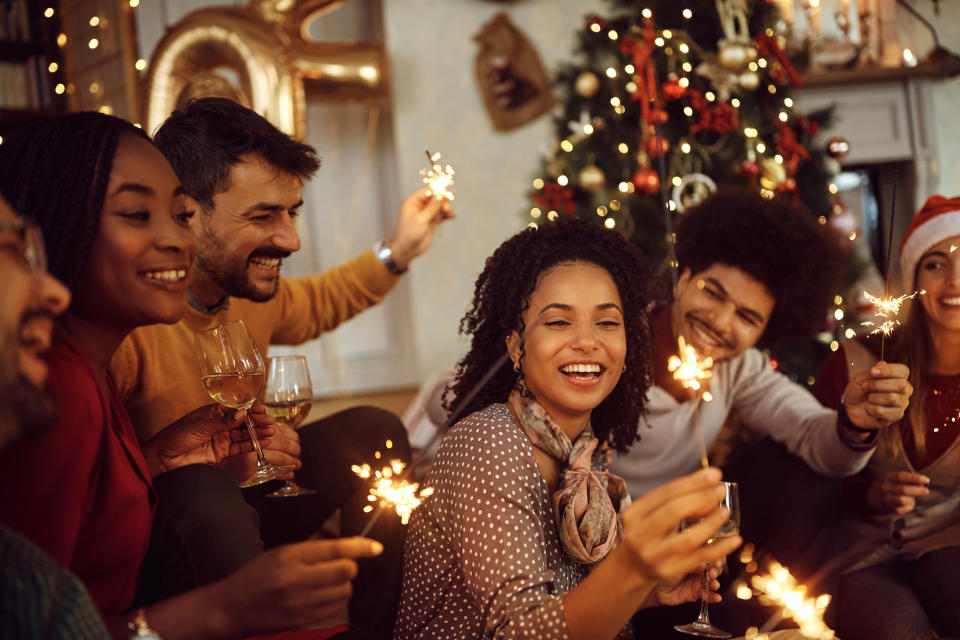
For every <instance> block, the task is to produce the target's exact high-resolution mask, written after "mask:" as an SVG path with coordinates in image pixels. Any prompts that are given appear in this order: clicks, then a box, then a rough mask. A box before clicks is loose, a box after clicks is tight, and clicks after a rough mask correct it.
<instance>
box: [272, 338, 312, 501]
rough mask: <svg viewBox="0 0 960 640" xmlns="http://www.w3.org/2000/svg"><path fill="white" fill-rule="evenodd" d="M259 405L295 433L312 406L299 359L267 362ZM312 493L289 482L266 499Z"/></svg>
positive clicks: (306, 373) (306, 376)
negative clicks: (264, 383)
mask: <svg viewBox="0 0 960 640" xmlns="http://www.w3.org/2000/svg"><path fill="white" fill-rule="evenodd" d="M262 402H263V404H264V405H265V406H266V407H267V413H268V414H269V415H271V416H273V417H274V418H275V419H276V421H277V422H279V423H282V424H285V425H287V426H288V427H290V428H291V429H296V428H297V427H299V426H300V424H301V423H302V422H303V420H304V418H306V417H307V414H308V413H310V406H311V404H312V403H313V386H312V385H311V384H310V370H309V369H308V368H307V359H306V358H305V357H303V356H276V357H273V358H267V385H266V388H265V389H264V391H263V399H262ZM313 493H316V490H314V489H307V488H306V487H301V486H300V485H299V484H297V483H296V481H295V480H293V479H290V480H287V482H286V483H285V484H284V485H283V486H282V487H280V488H279V489H277V490H276V491H274V492H272V493H268V494H267V497H268V498H289V497H291V496H307V495H310V494H313Z"/></svg>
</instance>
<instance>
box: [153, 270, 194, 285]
mask: <svg viewBox="0 0 960 640" xmlns="http://www.w3.org/2000/svg"><path fill="white" fill-rule="evenodd" d="M143 275H144V277H146V278H147V279H148V280H163V281H164V282H180V281H181V280H183V279H184V278H186V277H187V270H186V269H168V270H167V271H147V272H146V273H144V274H143Z"/></svg>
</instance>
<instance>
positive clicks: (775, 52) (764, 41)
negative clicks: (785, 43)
mask: <svg viewBox="0 0 960 640" xmlns="http://www.w3.org/2000/svg"><path fill="white" fill-rule="evenodd" d="M754 42H755V43H756V45H757V51H758V52H759V53H760V55H762V56H763V57H764V58H776V59H777V62H779V63H780V66H781V67H783V70H784V71H785V72H786V73H787V77H789V78H790V82H791V83H792V84H793V86H795V87H799V86H800V85H801V84H803V83H802V82H801V81H800V74H799V73H797V70H796V69H794V67H793V65H792V64H790V59H789V58H788V57H787V54H786V53H785V52H784V51H783V49H781V48H780V45H778V44H777V41H776V39H775V38H774V37H773V36H770V35H767V34H766V33H764V32H762V31H761V32H760V33H758V34H757V37H756V39H755V40H754Z"/></svg>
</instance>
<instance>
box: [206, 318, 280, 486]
mask: <svg viewBox="0 0 960 640" xmlns="http://www.w3.org/2000/svg"><path fill="white" fill-rule="evenodd" d="M196 342H197V356H198V358H199V360H200V379H201V381H203V386H204V388H205V389H206V390H207V393H209V394H210V397H212V398H213V399H214V401H216V402H217V403H219V404H222V405H223V406H225V407H230V408H231V409H249V408H250V407H251V405H253V402H254V400H256V399H257V396H258V395H259V394H260V390H261V389H262V388H263V358H262V357H260V351H259V350H257V345H256V344H255V343H254V342H253V338H251V337H250V332H249V331H247V325H245V324H244V323H243V320H235V321H233V322H228V323H227V324H222V325H220V326H218V327H214V328H212V329H207V330H206V331H201V332H200V333H198V334H197V336H196ZM247 431H249V432H250V440H251V441H252V442H253V448H254V449H256V452H257V471H256V473H254V474H253V475H252V476H250V477H249V478H247V479H246V480H244V481H243V482H241V483H240V486H241V487H252V486H254V485H258V484H262V483H264V482H267V481H268V480H275V479H277V478H279V477H281V476H283V475H285V474H286V473H288V472H290V471H293V466H292V465H288V466H275V465H272V464H270V463H269V462H268V461H267V458H266V456H264V455H263V450H262V449H261V448H260V443H259V442H258V441H257V433H256V429H255V428H254V426H253V418H251V417H250V414H249V413H248V414H247Z"/></svg>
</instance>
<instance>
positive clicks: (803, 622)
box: [737, 561, 836, 640]
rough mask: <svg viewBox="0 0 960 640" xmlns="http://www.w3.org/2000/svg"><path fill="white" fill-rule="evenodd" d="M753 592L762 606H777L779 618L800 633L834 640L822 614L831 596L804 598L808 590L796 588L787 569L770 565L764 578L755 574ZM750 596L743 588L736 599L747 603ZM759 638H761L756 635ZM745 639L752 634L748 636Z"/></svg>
mask: <svg viewBox="0 0 960 640" xmlns="http://www.w3.org/2000/svg"><path fill="white" fill-rule="evenodd" d="M750 584H751V585H752V586H753V589H754V590H755V591H757V592H758V593H759V594H760V598H761V600H760V601H761V603H764V604H766V602H765V601H769V603H771V604H775V605H778V606H779V607H780V608H781V611H780V615H781V616H783V617H784V618H792V619H793V621H794V622H796V623H797V626H799V627H800V633H801V634H803V635H804V636H806V637H807V638H810V639H811V640H831V639H832V638H834V637H836V635H835V633H834V631H833V629H831V628H830V627H828V626H827V624H826V623H825V622H824V621H823V614H824V612H825V611H826V610H827V606H828V605H829V604H830V595H829V594H823V595H820V596H817V597H816V598H814V597H812V596H807V588H806V587H805V586H803V585H802V584H798V583H797V580H796V578H794V577H793V576H792V575H790V572H789V571H788V570H787V568H786V567H784V566H783V565H781V564H780V563H779V562H776V561H771V562H770V569H769V571H768V572H767V573H765V574H756V575H754V576H753V577H751V578H750ZM751 595H752V592H751V591H750V589H749V588H747V587H746V586H745V585H743V586H741V587H740V588H738V589H737V596H738V597H740V598H742V599H749V598H750V596H751ZM753 631H754V637H755V638H759V637H761V636H757V635H755V634H756V633H757V631H756V630H753ZM747 637H748V638H749V637H751V634H750V633H749V630H748V633H747Z"/></svg>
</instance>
